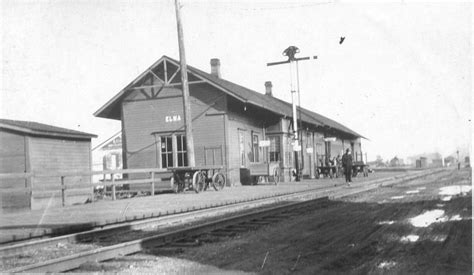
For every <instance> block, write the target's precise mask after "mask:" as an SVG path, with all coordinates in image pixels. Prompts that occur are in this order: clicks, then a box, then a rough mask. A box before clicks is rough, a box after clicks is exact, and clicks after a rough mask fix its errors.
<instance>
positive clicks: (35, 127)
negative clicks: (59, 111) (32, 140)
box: [0, 119, 97, 139]
mask: <svg viewBox="0 0 474 275" xmlns="http://www.w3.org/2000/svg"><path fill="white" fill-rule="evenodd" d="M0 129H7V130H11V131H15V132H20V133H24V134H27V135H34V136H47V137H58V138H75V139H91V138H96V137H97V136H96V135H94V134H89V133H84V132H79V131H75V130H70V129H66V128H60V127H56V126H52V125H47V124H43V123H38V122H33V121H21V120H10V119H0Z"/></svg>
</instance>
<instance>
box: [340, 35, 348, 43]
mask: <svg viewBox="0 0 474 275" xmlns="http://www.w3.org/2000/svg"><path fill="white" fill-rule="evenodd" d="M344 39H346V37H345V36H341V40H339V44H342V42H344Z"/></svg>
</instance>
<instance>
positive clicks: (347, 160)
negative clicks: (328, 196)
mask: <svg viewBox="0 0 474 275" xmlns="http://www.w3.org/2000/svg"><path fill="white" fill-rule="evenodd" d="M342 167H344V174H345V175H346V182H347V184H348V185H349V186H350V185H351V184H350V182H352V180H351V174H352V156H351V150H350V149H349V148H347V150H346V153H345V154H344V155H343V156H342Z"/></svg>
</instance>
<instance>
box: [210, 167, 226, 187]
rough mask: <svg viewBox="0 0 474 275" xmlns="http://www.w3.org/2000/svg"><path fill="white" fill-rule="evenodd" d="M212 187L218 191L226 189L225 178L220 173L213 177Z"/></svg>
mask: <svg viewBox="0 0 474 275" xmlns="http://www.w3.org/2000/svg"><path fill="white" fill-rule="evenodd" d="M212 186H213V187H214V190H216V191H219V190H222V189H224V186H225V176H224V175H223V174H222V173H220V172H217V173H215V174H214V176H212Z"/></svg>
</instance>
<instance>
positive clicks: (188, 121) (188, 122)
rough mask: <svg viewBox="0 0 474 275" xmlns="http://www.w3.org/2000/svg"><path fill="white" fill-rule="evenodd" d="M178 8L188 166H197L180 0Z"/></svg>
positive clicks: (177, 2)
mask: <svg viewBox="0 0 474 275" xmlns="http://www.w3.org/2000/svg"><path fill="white" fill-rule="evenodd" d="M174 4H175V8H176V23H177V26H178V45H179V62H180V66H181V84H182V88H183V112H184V127H185V131H186V134H185V135H186V151H187V155H188V166H190V167H194V166H196V162H195V160H194V139H193V127H192V118H191V105H190V103H189V85H188V69H187V66H186V54H185V51H184V39H183V26H182V25H181V11H180V10H181V5H180V4H179V0H175V1H174Z"/></svg>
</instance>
